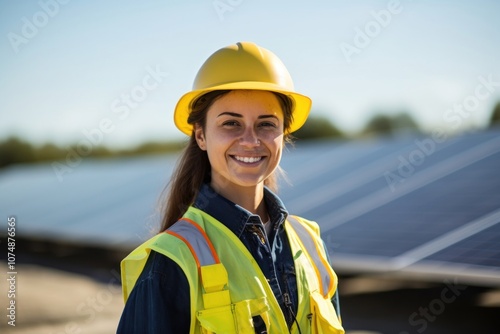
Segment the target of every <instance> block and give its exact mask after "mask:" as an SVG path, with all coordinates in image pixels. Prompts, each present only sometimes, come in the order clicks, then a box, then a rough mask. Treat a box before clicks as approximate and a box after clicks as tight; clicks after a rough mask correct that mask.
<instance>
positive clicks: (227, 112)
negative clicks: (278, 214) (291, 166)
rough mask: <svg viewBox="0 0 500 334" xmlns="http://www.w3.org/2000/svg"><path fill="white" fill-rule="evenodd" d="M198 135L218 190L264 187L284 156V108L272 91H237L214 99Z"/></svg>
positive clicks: (214, 185)
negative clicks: (265, 181)
mask: <svg viewBox="0 0 500 334" xmlns="http://www.w3.org/2000/svg"><path fill="white" fill-rule="evenodd" d="M195 136H196V141H197V143H198V145H199V147H200V148H201V149H202V150H205V151H207V154H208V159H209V161H210V165H211V171H212V173H211V174H212V182H211V185H212V187H213V188H214V189H215V190H216V191H218V192H220V193H225V192H228V191H238V189H239V188H240V187H263V184H264V180H265V179H266V178H267V177H269V175H271V174H272V173H273V172H274V170H275V169H276V167H277V166H278V164H279V161H280V159H281V152H282V147H283V111H282V109H281V106H280V103H279V102H278V99H277V97H276V96H275V95H274V94H273V93H271V92H267V91H252V90H249V91H246V90H234V91H231V92H229V93H227V94H225V95H223V96H222V97H220V98H219V99H217V100H215V102H214V103H213V104H212V106H211V107H210V108H209V109H208V111H207V117H206V125H205V129H202V128H201V126H198V125H197V126H195Z"/></svg>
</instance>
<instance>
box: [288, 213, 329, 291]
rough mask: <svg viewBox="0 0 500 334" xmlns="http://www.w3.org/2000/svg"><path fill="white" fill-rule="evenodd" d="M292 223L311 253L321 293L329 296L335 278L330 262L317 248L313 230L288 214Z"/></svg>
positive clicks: (306, 248)
mask: <svg viewBox="0 0 500 334" xmlns="http://www.w3.org/2000/svg"><path fill="white" fill-rule="evenodd" d="M287 220H288V222H289V223H290V225H291V226H292V227H293V229H294V230H295V233H297V235H298V236H299V239H300V241H301V242H302V244H303V245H304V247H305V250H306V252H307V253H308V254H309V256H310V258H311V260H312V265H313V267H314V270H315V271H316V276H317V277H318V281H319V286H320V289H321V291H320V293H321V294H322V295H323V297H325V298H328V297H331V296H329V293H330V291H332V288H333V283H334V278H333V276H332V274H331V269H330V266H329V265H328V263H326V261H325V260H324V258H323V256H321V253H320V250H319V249H318V248H317V247H318V244H317V243H316V242H315V241H314V239H313V236H312V235H311V232H309V231H308V230H307V228H306V227H305V226H304V225H302V224H301V223H300V222H299V221H298V220H297V218H295V217H294V216H288V218H287Z"/></svg>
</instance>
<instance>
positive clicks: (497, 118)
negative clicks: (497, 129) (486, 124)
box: [490, 102, 500, 126]
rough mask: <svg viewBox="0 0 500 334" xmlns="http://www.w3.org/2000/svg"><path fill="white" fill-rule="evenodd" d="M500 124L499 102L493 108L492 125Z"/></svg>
mask: <svg viewBox="0 0 500 334" xmlns="http://www.w3.org/2000/svg"><path fill="white" fill-rule="evenodd" d="M494 125H500V102H498V103H497V104H496V106H495V108H493V112H492V113H491V117H490V126H494Z"/></svg>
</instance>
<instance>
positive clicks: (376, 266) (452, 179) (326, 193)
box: [283, 132, 500, 285]
mask: <svg viewBox="0 0 500 334" xmlns="http://www.w3.org/2000/svg"><path fill="white" fill-rule="evenodd" d="M431 140H432V139H431V138H430V137H427V138H419V139H407V140H400V141H397V142H379V143H373V144H363V143H348V144H346V145H343V146H339V147H336V148H333V149H331V145H328V144H324V147H320V146H315V147H314V148H313V147H311V148H305V147H304V148H301V149H307V150H314V151H316V152H317V154H316V155H314V154H312V158H311V159H310V160H308V161H307V162H306V163H305V165H302V166H300V165H299V164H298V162H292V163H291V164H290V165H289V166H285V168H286V169H287V170H289V177H290V179H292V180H294V179H297V180H298V181H297V182H295V183H294V186H293V187H288V188H287V189H286V195H284V196H283V199H284V201H285V203H287V206H288V209H289V210H290V211H292V212H293V211H294V209H298V211H299V214H302V215H304V216H305V217H308V218H311V219H313V220H316V221H317V222H318V223H319V224H320V226H321V228H322V234H323V237H324V239H325V241H326V242H327V245H328V247H329V250H330V252H331V257H332V261H333V262H334V264H335V266H336V268H337V269H340V270H351V271H370V272H380V273H384V272H388V271H390V272H393V273H397V274H403V275H412V276H413V275H416V274H420V275H422V276H426V277H434V276H440V277H443V276H445V277H452V278H458V277H459V278H461V279H463V280H467V281H470V282H477V283H482V284H494V285H498V284H499V283H500V135H499V133H498V132H487V133H481V134H475V135H470V136H464V137H460V138H455V139H449V140H446V141H443V142H441V143H437V142H435V141H434V140H432V141H431ZM423 143H424V144H425V145H427V146H424V144H423ZM352 146H354V147H352ZM327 152H328V153H327ZM309 153H311V152H309ZM322 154H325V156H323V155H322ZM326 157H328V159H327V158H326ZM417 158H418V159H419V160H418V159H417ZM311 165H315V167H311V168H316V169H317V172H316V173H312V174H308V173H307V172H306V168H308V167H307V166H311ZM287 167H288V168H287Z"/></svg>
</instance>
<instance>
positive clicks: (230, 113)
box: [217, 111, 278, 119]
mask: <svg viewBox="0 0 500 334" xmlns="http://www.w3.org/2000/svg"><path fill="white" fill-rule="evenodd" d="M224 115H228V116H233V117H238V118H243V115H241V114H238V113H235V112H231V111H224V112H222V113H220V114H219V115H218V116H217V117H220V116H224ZM257 118H259V119H262V118H276V119H278V117H277V116H276V115H272V114H269V115H259V117H257Z"/></svg>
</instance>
